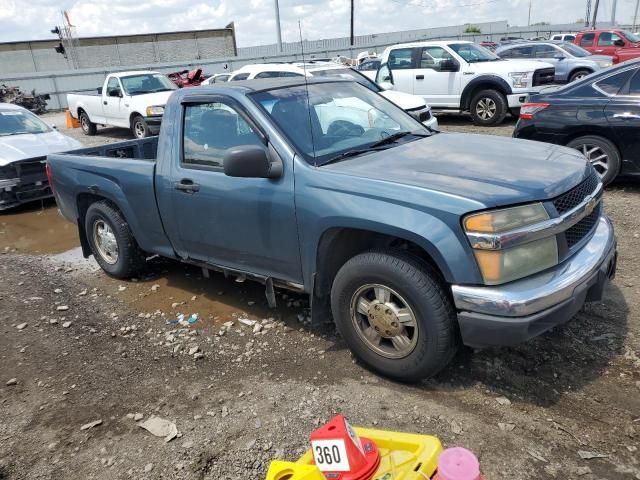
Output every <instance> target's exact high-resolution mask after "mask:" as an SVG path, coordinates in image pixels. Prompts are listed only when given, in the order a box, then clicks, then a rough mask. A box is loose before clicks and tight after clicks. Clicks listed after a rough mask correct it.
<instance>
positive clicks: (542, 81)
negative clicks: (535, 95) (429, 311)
mask: <svg viewBox="0 0 640 480" xmlns="http://www.w3.org/2000/svg"><path fill="white" fill-rule="evenodd" d="M555 75H556V69H555V68H539V69H538V70H536V71H535V72H533V86H534V87H539V86H540V85H549V84H551V83H553V82H554V80H555Z"/></svg>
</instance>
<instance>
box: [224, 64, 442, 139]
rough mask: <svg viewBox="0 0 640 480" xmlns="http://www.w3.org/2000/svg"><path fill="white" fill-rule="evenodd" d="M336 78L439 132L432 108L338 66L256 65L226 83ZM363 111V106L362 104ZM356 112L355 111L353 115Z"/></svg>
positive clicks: (365, 113) (420, 100) (236, 72)
mask: <svg viewBox="0 0 640 480" xmlns="http://www.w3.org/2000/svg"><path fill="white" fill-rule="evenodd" d="M305 75H306V76H307V77H317V76H322V77H339V78H346V79H349V80H355V81H356V82H358V83H360V84H361V85H363V86H365V87H367V88H368V89H369V90H371V91H373V92H376V93H379V94H380V95H382V96H383V97H385V98H386V99H387V100H389V101H390V102H393V103H395V104H396V105H398V106H399V107H400V108H402V109H403V110H404V111H406V112H407V113H408V114H409V115H411V116H412V117H414V118H415V119H416V120H418V121H419V122H421V123H424V124H425V125H426V126H427V127H429V128H433V129H436V128H438V119H437V118H436V117H435V116H433V114H432V113H431V108H430V107H429V106H428V105H427V104H426V103H425V101H424V100H423V99H422V98H421V97H419V96H417V95H411V94H407V93H403V92H395V91H391V90H384V89H383V88H382V87H380V85H378V84H377V83H375V82H374V81H373V80H371V79H370V78H368V77H366V76H364V75H363V74H362V73H360V72H357V71H355V70H354V69H353V68H351V67H347V66H345V65H338V64H336V63H333V62H320V63H315V62H314V63H306V64H305V63H258V64H255V65H245V66H244V67H242V68H240V69H239V70H237V71H235V72H234V73H233V75H232V76H231V78H230V79H229V81H231V82H233V81H237V79H242V80H253V79H259V78H285V77H304V76H305ZM361 106H362V107H363V108H364V105H362V104H361ZM363 108H361V109H360V114H361V115H364V116H367V115H368V111H367V110H366V109H363ZM354 111H356V110H355V109H354V110H352V112H354Z"/></svg>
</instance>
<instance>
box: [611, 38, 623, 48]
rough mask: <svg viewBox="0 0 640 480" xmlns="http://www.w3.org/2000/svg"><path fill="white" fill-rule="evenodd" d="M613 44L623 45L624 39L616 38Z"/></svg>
mask: <svg viewBox="0 0 640 480" xmlns="http://www.w3.org/2000/svg"><path fill="white" fill-rule="evenodd" d="M613 44H614V45H615V46H616V47H624V40H619V39H618V40H616V41H615V42H613Z"/></svg>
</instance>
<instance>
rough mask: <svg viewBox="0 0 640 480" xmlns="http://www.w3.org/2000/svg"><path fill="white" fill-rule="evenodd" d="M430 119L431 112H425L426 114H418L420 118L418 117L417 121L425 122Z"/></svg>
mask: <svg viewBox="0 0 640 480" xmlns="http://www.w3.org/2000/svg"><path fill="white" fill-rule="evenodd" d="M430 118H431V112H429V111H428V110H427V111H426V112H421V113H420V116H419V118H418V120H420V121H421V122H426V121H427V120H429V119H430Z"/></svg>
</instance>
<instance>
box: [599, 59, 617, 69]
mask: <svg viewBox="0 0 640 480" xmlns="http://www.w3.org/2000/svg"><path fill="white" fill-rule="evenodd" d="M596 65H598V66H599V67H600V68H608V67H610V66H611V65H613V62H612V61H611V60H596Z"/></svg>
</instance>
